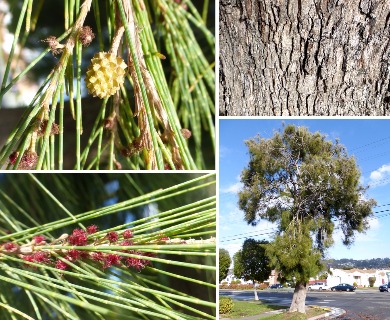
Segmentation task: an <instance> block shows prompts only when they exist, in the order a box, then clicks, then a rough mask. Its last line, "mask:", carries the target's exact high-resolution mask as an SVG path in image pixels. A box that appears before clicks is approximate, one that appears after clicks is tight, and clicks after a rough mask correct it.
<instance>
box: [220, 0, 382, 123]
mask: <svg viewBox="0 0 390 320" xmlns="http://www.w3.org/2000/svg"><path fill="white" fill-rule="evenodd" d="M219 99H220V114H221V115H229V116H236V115H262V116H274V115H279V116H287V115H390V1H388V0H320V1H308V0H290V1H284V0H259V1H253V0H221V2H220V97H219Z"/></svg>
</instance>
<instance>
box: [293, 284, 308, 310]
mask: <svg viewBox="0 0 390 320" xmlns="http://www.w3.org/2000/svg"><path fill="white" fill-rule="evenodd" d="M305 302H306V283H304V282H297V284H296V285H295V290H294V295H293V298H292V301H291V306H290V312H300V313H306V308H305Z"/></svg>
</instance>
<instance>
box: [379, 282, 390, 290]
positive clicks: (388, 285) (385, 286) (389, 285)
mask: <svg viewBox="0 0 390 320" xmlns="http://www.w3.org/2000/svg"><path fill="white" fill-rule="evenodd" d="M389 289H390V282H389V283H387V284H382V285H381V286H379V291H380V292H385V291H386V292H389Z"/></svg>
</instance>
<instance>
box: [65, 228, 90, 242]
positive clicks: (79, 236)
mask: <svg viewBox="0 0 390 320" xmlns="http://www.w3.org/2000/svg"><path fill="white" fill-rule="evenodd" d="M68 242H69V244H72V245H74V246H85V245H87V243H88V235H87V233H86V232H85V231H84V230H82V229H74V230H73V233H72V234H71V235H70V236H69V238H68Z"/></svg>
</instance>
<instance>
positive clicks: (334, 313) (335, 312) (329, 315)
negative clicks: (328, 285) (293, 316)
mask: <svg viewBox="0 0 390 320" xmlns="http://www.w3.org/2000/svg"><path fill="white" fill-rule="evenodd" d="M321 308H324V309H325V308H328V309H329V311H328V312H326V313H324V314H321V315H319V316H316V317H312V318H309V319H308V320H320V319H333V318H336V317H338V316H341V315H343V314H344V313H345V310H343V309H339V308H332V307H321ZM286 310H288V309H281V310H276V311H268V312H264V313H261V314H258V315H255V316H250V317H244V318H239V319H240V320H258V319H261V318H265V317H269V316H271V315H273V314H279V313H283V312H285V311H286ZM219 320H230V318H220V319H219Z"/></svg>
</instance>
